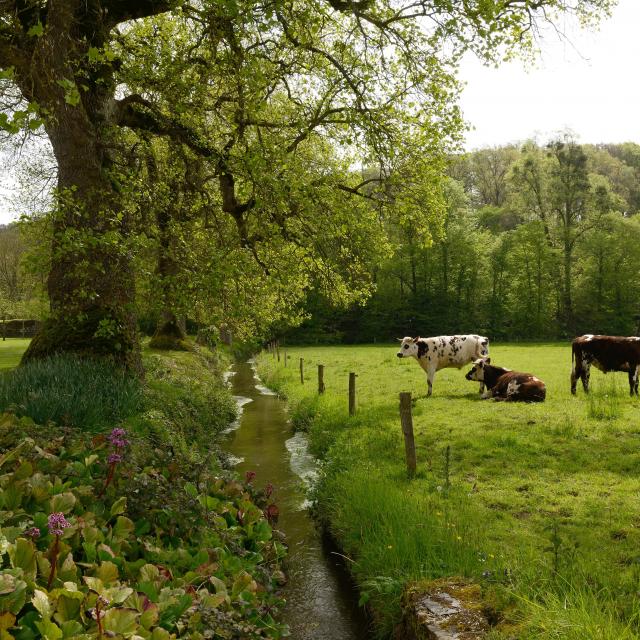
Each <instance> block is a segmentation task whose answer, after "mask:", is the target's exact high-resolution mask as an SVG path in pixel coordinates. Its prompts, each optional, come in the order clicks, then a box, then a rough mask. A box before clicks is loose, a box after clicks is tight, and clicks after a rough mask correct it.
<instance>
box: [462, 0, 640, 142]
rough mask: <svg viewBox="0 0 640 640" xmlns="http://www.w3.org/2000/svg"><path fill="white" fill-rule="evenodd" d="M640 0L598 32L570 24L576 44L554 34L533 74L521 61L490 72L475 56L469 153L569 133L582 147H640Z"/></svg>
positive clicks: (466, 70)
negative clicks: (625, 144) (615, 144)
mask: <svg viewBox="0 0 640 640" xmlns="http://www.w3.org/2000/svg"><path fill="white" fill-rule="evenodd" d="M639 24H640V0H619V4H618V6H617V7H616V8H615V9H614V10H613V14H612V17H611V18H609V19H608V20H605V21H603V22H602V24H601V25H600V29H599V31H595V30H590V31H580V30H578V29H577V27H576V25H575V23H573V21H570V20H569V19H567V20H566V22H565V24H564V25H563V24H561V25H560V27H561V28H562V29H563V30H564V31H565V33H566V34H567V37H568V39H569V41H566V40H565V41H563V40H561V39H559V38H558V36H557V35H556V34H555V33H552V32H551V31H550V32H549V33H547V34H545V38H544V39H543V40H542V41H541V43H540V48H541V52H542V54H541V56H539V58H538V60H537V62H536V64H535V67H534V68H530V69H529V70H528V71H527V70H526V69H525V65H524V64H523V63H522V62H521V61H518V60H516V61H514V62H510V63H504V64H502V65H500V67H499V68H498V69H493V68H487V67H483V66H482V65H481V64H480V62H478V60H477V59H476V58H474V57H472V56H468V57H467V58H466V59H465V61H464V63H463V65H462V68H461V74H460V76H461V79H462V80H463V81H464V82H466V87H465V89H464V92H463V94H462V99H461V107H462V110H463V114H464V117H465V119H466V120H467V121H468V122H469V123H470V124H471V126H472V127H474V129H473V130H472V131H470V132H469V133H468V134H467V144H466V148H467V149H468V150H471V149H476V148H479V147H484V146H496V145H502V144H507V143H509V142H519V141H522V140H526V139H527V138H531V137H537V138H538V140H539V141H540V142H546V141H547V140H548V139H549V138H550V137H552V136H553V134H554V133H557V132H558V131H561V130H566V129H570V130H571V131H572V132H574V133H575V134H576V135H577V138H578V141H579V142H583V143H598V142H627V141H631V142H640V116H639V107H640V83H638V81H637V73H638V71H637V68H638V64H639V63H640V38H639V37H638V25H639Z"/></svg>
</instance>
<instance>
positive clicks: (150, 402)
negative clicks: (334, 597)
mask: <svg viewBox="0 0 640 640" xmlns="http://www.w3.org/2000/svg"><path fill="white" fill-rule="evenodd" d="M143 355H144V363H145V367H146V370H147V378H146V380H145V381H144V384H143V385H140V383H136V382H134V381H129V383H130V384H132V385H135V384H137V385H138V390H139V401H138V402H137V403H136V404H135V406H134V405H129V404H126V403H124V404H122V405H121V406H120V407H119V409H120V412H119V414H118V415H119V419H118V421H117V422H115V423H114V422H111V424H110V426H109V427H108V428H106V429H104V428H103V427H102V425H104V424H107V423H108V422H109V420H110V418H109V415H111V414H109V415H107V412H106V408H107V407H108V405H107V403H105V402H104V400H105V398H113V397H121V396H119V395H117V394H116V395H115V396H114V394H113V390H112V389H111V388H110V384H109V382H105V383H104V384H103V385H102V386H103V387H105V388H100V386H99V385H98V386H96V385H95V384H93V382H95V381H94V380H92V379H90V377H91V376H92V375H94V374H95V371H94V372H93V373H92V372H85V375H86V376H87V380H86V381H85V382H86V383H85V384H84V385H83V384H82V381H81V380H77V379H75V378H74V380H75V384H74V385H73V395H72V396H69V397H67V394H64V393H62V394H60V393H59V394H58V395H61V396H62V400H61V402H62V403H64V402H68V403H69V407H65V406H64V404H61V405H60V406H59V407H57V409H56V410H57V411H58V414H59V416H60V418H64V419H61V420H56V421H55V422H49V423H48V424H46V425H45V424H38V423H36V422H35V421H34V420H33V418H32V417H31V416H30V415H29V412H30V409H29V408H28V406H27V405H26V404H25V403H24V402H21V401H18V399H17V398H14V400H15V401H14V402H13V403H12V404H11V406H12V409H11V410H10V411H9V412H7V413H5V414H2V415H0V465H1V466H2V477H1V478H0V541H1V542H2V544H3V549H4V551H5V552H6V553H4V555H3V556H2V567H1V573H0V585H1V586H2V589H1V590H0V630H2V636H3V637H7V638H11V637H15V638H16V639H17V640H31V639H32V638H36V637H45V638H50V639H53V640H58V639H60V638H67V637H74V638H87V639H88V638H96V637H105V636H107V637H125V638H129V637H137V638H146V639H150V640H170V638H175V637H190V638H195V639H198V638H206V637H216V638H218V637H219V638H247V639H255V640H257V639H259V638H280V637H282V634H283V633H284V629H283V628H282V626H281V625H279V624H278V623H277V622H276V621H275V619H274V617H273V613H275V612H276V611H277V610H278V608H279V606H280V605H281V600H280V597H279V586H280V584H281V582H282V580H283V574H282V572H281V569H280V566H281V562H282V558H283V556H284V554H285V549H284V547H283V545H282V543H281V542H280V541H279V539H278V538H277V537H275V536H274V535H273V532H272V529H271V526H270V523H269V521H268V520H267V519H266V517H265V515H264V513H263V512H264V510H265V509H267V507H268V506H269V505H268V501H267V497H266V496H265V495H264V493H262V492H261V491H258V490H256V489H254V487H253V486H252V485H251V481H250V479H248V480H245V481H242V480H241V479H238V478H235V477H234V476H233V475H231V474H229V473H228V472H226V471H225V470H224V469H222V468H221V466H220V463H219V461H218V456H217V455H216V454H217V451H216V449H215V438H216V435H217V434H218V433H219V432H220V431H221V430H222V429H223V428H225V427H226V426H227V425H228V423H229V421H230V420H231V419H232V418H233V416H234V414H235V404H234V402H233V399H232V398H231V396H230V394H229V392H228V390H227V389H226V387H225V386H224V385H223V382H222V379H221V375H220V372H221V369H222V368H223V367H225V366H226V364H225V362H224V361H223V360H221V359H220V356H219V355H218V354H214V353H212V352H210V351H208V350H205V349H199V348H197V349H195V350H194V351H193V352H188V353H187V352H167V351H161V352H156V351H153V350H148V349H146V350H145V351H144V354H143ZM32 366H33V365H29V366H27V367H25V368H21V369H20V370H16V371H15V372H13V371H10V372H7V373H4V374H3V379H5V378H6V379H7V380H9V382H10V388H11V389H13V390H14V391H15V392H16V393H17V392H20V394H22V393H23V392H24V391H25V390H27V393H26V396H29V395H30V393H31V395H33V394H35V393H36V391H38V389H39V388H34V389H32V391H31V392H28V389H27V387H28V386H29V385H30V384H32V383H33V382H34V381H36V383H39V381H41V380H42V376H44V377H46V379H47V380H48V379H50V378H53V379H58V380H60V379H61V376H63V375H65V374H66V373H68V372H69V371H70V369H75V368H76V363H75V361H73V359H69V360H53V361H51V362H50V363H46V367H45V369H44V371H40V370H39V369H38V373H37V375H31V373H32V371H31V367H32ZM38 366H39V365H38ZM36 368H37V367H36ZM34 370H35V369H34ZM27 374H29V375H27ZM111 375H112V376H115V378H116V379H117V378H118V376H119V374H118V373H117V372H112V373H111ZM56 376H57V378H56ZM11 385H13V386H11ZM55 390H56V389H55V387H54V386H51V387H48V386H47V387H46V388H45V389H44V390H40V391H41V397H40V400H41V401H40V404H39V406H40V405H46V406H50V405H51V404H52V403H51V401H50V397H53V396H54V395H55ZM83 393H84V395H85V396H87V397H86V398H83ZM45 400H46V402H45ZM92 400H93V401H94V403H95V404H96V406H97V407H98V408H99V411H98V413H100V412H102V415H101V416H98V418H99V419H97V420H96V421H94V423H93V424H91V426H90V427H87V425H86V424H85V423H83V421H82V420H81V416H80V414H77V413H76V414H73V413H72V412H71V408H72V407H71V405H75V404H78V403H80V404H81V405H82V406H89V405H90V404H91V401H92ZM47 403H48V404H47ZM34 445H35V446H34Z"/></svg>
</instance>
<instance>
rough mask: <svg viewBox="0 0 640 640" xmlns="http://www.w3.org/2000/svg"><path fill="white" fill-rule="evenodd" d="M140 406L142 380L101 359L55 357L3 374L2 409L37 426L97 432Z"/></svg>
mask: <svg viewBox="0 0 640 640" xmlns="http://www.w3.org/2000/svg"><path fill="white" fill-rule="evenodd" d="M141 406H142V388H141V384H140V382H139V381H138V380H137V379H136V378H134V377H132V376H131V375H128V374H126V373H124V372H122V371H121V370H119V369H118V368H116V367H115V366H114V365H112V364H110V363H109V362H107V361H103V360H91V359H81V358H79V357H77V356H73V355H56V356H52V357H50V358H46V359H43V360H32V361H29V362H28V363H26V364H25V365H24V366H21V367H18V368H17V369H14V370H12V371H8V372H6V373H4V374H2V375H0V411H4V410H7V409H11V410H12V411H14V412H15V413H16V415H18V416H29V417H31V418H33V420H34V421H35V422H37V423H39V424H45V423H47V422H49V421H53V422H56V423H58V424H61V425H64V426H71V427H76V428H79V429H82V430H85V431H97V430H99V429H103V428H106V427H108V426H111V425H113V424H114V423H117V422H119V421H121V420H123V419H125V418H127V417H128V416H130V415H133V414H134V413H136V412H137V411H139V410H140V408H141Z"/></svg>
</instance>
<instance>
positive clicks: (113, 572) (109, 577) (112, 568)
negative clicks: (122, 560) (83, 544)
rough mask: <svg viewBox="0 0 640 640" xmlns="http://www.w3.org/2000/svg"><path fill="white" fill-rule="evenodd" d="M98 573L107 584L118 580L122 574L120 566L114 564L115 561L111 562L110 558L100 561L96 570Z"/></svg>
mask: <svg viewBox="0 0 640 640" xmlns="http://www.w3.org/2000/svg"><path fill="white" fill-rule="evenodd" d="M96 575H97V576H98V578H100V580H102V582H104V584H106V585H107V584H110V583H112V582H116V581H117V580H118V578H119V577H120V574H119V572H118V567H117V566H116V565H115V564H113V562H109V561H108V560H105V561H104V562H102V563H100V566H99V567H98V570H97V571H96Z"/></svg>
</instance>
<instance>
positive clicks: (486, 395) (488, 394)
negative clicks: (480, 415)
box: [480, 389, 493, 400]
mask: <svg viewBox="0 0 640 640" xmlns="http://www.w3.org/2000/svg"><path fill="white" fill-rule="evenodd" d="M480 397H481V399H482V400H489V399H490V398H492V397H493V392H492V391H491V389H487V390H486V391H485V392H484V393H483V394H482V396H480Z"/></svg>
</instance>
